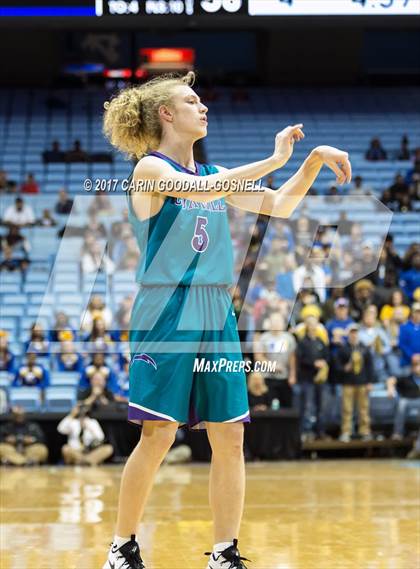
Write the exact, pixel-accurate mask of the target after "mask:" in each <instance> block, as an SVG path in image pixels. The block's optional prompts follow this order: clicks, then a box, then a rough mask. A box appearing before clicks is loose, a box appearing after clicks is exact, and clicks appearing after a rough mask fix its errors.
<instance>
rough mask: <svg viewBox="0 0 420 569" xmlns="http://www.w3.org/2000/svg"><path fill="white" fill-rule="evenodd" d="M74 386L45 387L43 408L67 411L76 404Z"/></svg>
mask: <svg viewBox="0 0 420 569" xmlns="http://www.w3.org/2000/svg"><path fill="white" fill-rule="evenodd" d="M76 400H77V399H76V389H75V388H74V387H47V388H46V390H45V401H44V409H45V411H49V412H67V411H70V410H71V409H72V407H74V405H75V404H76Z"/></svg>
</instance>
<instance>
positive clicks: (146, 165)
mask: <svg viewBox="0 0 420 569" xmlns="http://www.w3.org/2000/svg"><path fill="white" fill-rule="evenodd" d="M302 126H303V125H302V124H298V125H294V126H289V127H286V128H285V129H283V130H282V131H281V132H279V133H278V134H277V135H276V138H275V144H274V152H273V154H272V155H271V156H270V157H269V158H266V159H264V160H260V161H258V162H252V163H250V164H245V165H244V166H238V167H237V168H232V169H230V170H227V169H223V171H221V172H219V173H217V174H210V175H209V176H194V175H192V174H186V173H183V172H177V171H176V170H174V169H173V168H172V166H170V165H169V164H167V163H165V162H163V161H162V160H161V159H159V158H156V157H155V156H146V157H144V158H142V159H141V160H140V161H139V162H138V164H137V166H136V168H135V169H134V174H133V181H134V185H136V186H137V187H138V188H139V191H138V192H136V191H134V192H133V195H135V194H138V193H141V188H142V183H143V182H145V181H149V182H150V181H152V182H154V184H153V191H154V192H155V193H158V194H162V195H167V196H172V197H175V198H178V197H179V198H180V197H183V198H187V197H188V198H190V199H192V200H194V201H201V202H208V201H213V200H215V199H220V198H223V197H225V196H228V195H230V194H232V192H233V191H235V188H234V189H233V190H230V189H226V190H225V187H226V188H228V187H229V184H228V182H233V181H238V180H250V181H256V180H259V179H260V178H262V177H264V176H267V175H268V174H270V173H271V172H273V171H274V170H277V169H278V168H281V167H282V166H284V164H286V162H287V161H288V160H289V158H290V156H291V155H292V152H293V145H294V143H295V142H297V141H299V140H301V139H302V138H303V137H304V136H305V135H304V134H303V132H302ZM138 182H139V184H138ZM174 182H176V183H182V190H181V191H175V184H174ZM134 199H135V198H134Z"/></svg>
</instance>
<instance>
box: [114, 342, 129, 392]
mask: <svg viewBox="0 0 420 569" xmlns="http://www.w3.org/2000/svg"><path fill="white" fill-rule="evenodd" d="M130 361H131V356H130V352H129V351H124V352H120V357H119V365H120V369H121V371H120V372H118V375H117V383H118V391H117V392H116V393H115V400H116V401H123V402H127V401H128V400H129V394H130V384H129V368H130Z"/></svg>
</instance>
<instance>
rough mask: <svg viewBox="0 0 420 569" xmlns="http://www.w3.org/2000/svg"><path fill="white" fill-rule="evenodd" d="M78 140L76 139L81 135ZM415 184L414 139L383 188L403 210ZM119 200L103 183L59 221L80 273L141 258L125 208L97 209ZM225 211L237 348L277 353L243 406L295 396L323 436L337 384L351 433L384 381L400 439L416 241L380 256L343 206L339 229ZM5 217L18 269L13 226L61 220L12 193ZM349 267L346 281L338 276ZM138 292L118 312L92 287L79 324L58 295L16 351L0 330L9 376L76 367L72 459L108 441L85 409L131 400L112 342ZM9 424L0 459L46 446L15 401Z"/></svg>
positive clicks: (268, 356)
mask: <svg viewBox="0 0 420 569" xmlns="http://www.w3.org/2000/svg"><path fill="white" fill-rule="evenodd" d="M73 151H74V152H75V153H77V152H82V149H81V148H80V147H76V146H75V148H74V149H73ZM51 152H60V149H59V146H57V145H54V146H53V149H52V151H51ZM400 155H401V156H404V158H401V159H407V156H408V158H411V157H412V155H413V153H411V152H410V151H409V143H408V140H407V139H405V140H403V141H402V143H401V151H400ZM50 158H51V156H50V157H49V158H48V159H50ZM366 158H367V159H369V160H384V159H387V152H386V151H384V149H383V148H382V146H381V144H380V141H372V145H371V147H370V149H369V157H368V156H366ZM267 184H268V185H270V184H271V185H273V181H272V180H271V181H270V180H268V182H267ZM24 185H26V188H27V189H26V192H27V193H36V192H35V191H34V187H35V185H36V181H35V180H34V178H33V177H30V175H28V179H27V180H26V182H25V184H24ZM419 186H420V150H419V149H417V150H416V151H415V152H414V156H413V168H412V169H411V170H410V171H409V172H408V173H407V175H406V176H402V175H400V174H398V175H397V176H396V178H395V180H394V182H393V184H392V185H391V186H390V187H389V188H388V189H387V190H386V191H385V192H384V194H383V196H382V198H383V201H384V202H385V203H386V204H387V205H389V207H390V208H391V209H393V210H394V211H402V212H403V211H409V210H410V209H411V207H412V201H413V200H416V199H418V191H419ZM31 187H32V190H31V189H30V188H31ZM7 188H10V183H9V181H8V180H7V175H6V174H5V173H4V172H3V173H0V191H2V189H3V190H4V191H8V190H7ZM28 188H29V189H28ZM336 190H337V188H336ZM21 191H22V193H25V192H24V191H23V189H21ZM349 192H350V194H351V195H354V196H359V195H368V194H371V193H373V190H372V188H370V187H369V186H368V185H366V184H365V183H364V181H363V179H362V178H361V177H360V176H358V177H356V178H355V180H354V182H353V184H352V187H351V188H350V190H349ZM336 196H338V193H334V191H332V192H331V193H330V196H329V197H330V198H331V199H332V200H334V199H335V197H336ZM72 208H73V201H72V199H71V198H70V197H69V195H68V194H67V192H66V191H65V190H64V189H62V190H61V191H60V193H59V197H58V201H57V203H56V204H55V206H54V212H55V213H56V214H57V215H63V214H68V213H69V212H70V211H72ZM114 213H115V212H114V210H113V207H112V203H111V201H110V200H109V197H108V196H107V195H106V194H97V195H95V197H94V198H93V200H92V202H91V204H90V207H89V208H88V210H87V211H86V214H87V221H86V224H85V225H84V226H83V227H73V228H72V227H71V226H69V225H67V226H66V228H65V231H66V232H69V234H70V235H79V236H81V237H83V244H82V247H81V250H80V269H81V273H82V275H84V274H89V273H91V274H95V273H97V272H98V271H102V272H104V273H106V274H107V275H112V274H113V273H114V272H115V271H117V270H130V271H133V270H134V269H135V268H136V267H137V264H138V260H139V251H138V247H137V243H136V241H135V238H134V236H133V233H132V228H131V225H130V223H129V221H128V211H127V210H126V209H125V210H124V212H123V216H122V219H120V220H119V221H116V222H113V223H112V224H111V226H109V225H108V224H107V223H106V222H105V219H106V217H107V216H109V215H113V214H114ZM230 215H231V221H232V238H233V243H234V248H235V252H236V254H237V252H238V251H246V256H245V259H243V258H239V256H238V255H237V258H236V270H237V273H238V276H239V280H238V284H237V286H236V287H235V288H234V289H233V291H232V295H233V300H232V302H233V308H234V311H235V314H236V316H237V318H238V322H239V334H240V338H241V341H242V345H243V348H244V356H245V358H247V359H250V360H251V361H264V360H269V361H274V362H275V364H276V366H275V371H270V372H269V373H267V374H265V373H264V374H262V373H260V372H253V373H251V374H250V375H249V377H248V389H249V402H250V407H251V409H252V410H253V411H263V410H264V409H268V408H273V409H278V408H280V409H281V408H291V407H293V406H298V407H299V408H300V416H301V432H302V439H303V440H304V441H307V440H312V439H314V438H321V439H324V438H327V437H330V436H332V435H334V434H335V433H333V432H332V431H331V429H330V428H329V427H330V425H329V422H328V417H329V413H330V410H331V409H330V408H329V406H330V403H331V401H332V400H333V399H332V398H335V397H336V396H337V394H338V393H340V394H341V398H340V401H341V429H340V432H339V433H338V436H339V438H340V440H341V441H342V442H343V443H346V442H349V441H350V440H351V439H352V437H354V436H356V432H354V408H355V407H357V410H358V413H357V415H358V421H357V436H359V437H361V438H362V439H364V440H370V439H371V438H372V436H374V433H373V430H372V420H371V413H370V393H371V391H372V390H374V389H376V388H377V387H378V386H381V387H382V388H383V389H384V390H386V392H387V394H388V396H389V398H390V399H392V400H395V402H396V404H395V416H394V425H393V430H392V433H391V437H392V438H394V439H395V440H399V439H401V438H402V437H403V436H404V435H405V434H406V428H407V417H408V416H409V411H410V409H411V408H412V407H413V406H416V405H417V406H418V407H420V378H419V372H420V368H419V366H420V243H418V242H417V243H412V244H411V245H410V247H409V248H408V249H407V250H406V252H405V254H404V255H403V256H400V255H399V254H398V253H397V252H396V251H395V248H394V245H393V237H392V235H388V236H387V237H386V239H385V243H384V246H383V248H382V250H381V253H380V257H379V260H378V259H377V258H376V253H375V249H376V245H375V244H374V243H372V242H371V241H370V240H369V239H366V238H365V237H364V235H363V228H362V226H361V225H360V224H359V223H354V222H351V221H350V220H349V219H348V218H347V216H346V213H345V212H342V213H341V214H340V220H339V226H340V236H339V238H338V236H337V235H336V232H335V230H334V228H331V227H328V226H320V227H317V226H318V222H317V221H316V220H314V219H311V217H310V215H309V214H308V212H307V211H305V210H304V209H303V210H302V212H301V214H300V215H299V217H298V218H297V219H293V218H292V219H290V220H280V219H278V220H270V219H269V218H268V217H267V216H263V215H260V216H258V218H257V222H256V224H255V225H253V224H252V223H250V224H249V228H250V229H249V233H247V231H244V230H243V229H244V227H245V228H247V227H248V224H247V221H248V218H247V214H246V213H245V212H241V211H239V210H236V209H235V210H233V209H232V210H231V211H230ZM2 223H3V225H5V226H7V233H6V234H3V235H2V236H1V251H2V259H1V262H0V270H7V271H9V270H22V271H25V270H26V269H27V267H28V264H29V263H30V258H29V255H30V251H31V246H30V243H29V242H28V239H27V238H26V237H25V236H24V235H23V234H22V233H21V230H22V229H23V228H25V227H31V226H34V225H41V226H44V227H46V226H50V227H51V226H54V225H56V221H55V220H54V216H53V215H52V214H51V211H50V210H44V212H43V215H42V217H41V219H39V220H36V219H35V215H34V212H33V210H32V208H31V206H30V205H28V204H25V202H24V200H23V198H22V197H20V196H18V197H17V198H16V200H15V203H14V204H13V205H10V206H9V207H8V208H7V209H6V211H5V213H4V215H3V219H2ZM238 228H240V231H237V229H238ZM315 230H316V231H317V232H316V233H315ZM60 231H61V233H60ZM63 232H64V229H62V230H59V231H58V234H59V235H60V234H61V235H62V234H63ZM314 235H315V241H314ZM105 242H106V243H107V244H108V246H107V248H106V249H105V248H104V246H103V244H104V243H105ZM333 245H334V246H333ZM309 253H310V254H309ZM257 260H258V264H257ZM367 269H370V270H367ZM346 281H347V282H352V283H353V284H350V285H348V286H343V287H339V286H335V285H334V283H337V282H346ZM132 302H133V299H132V297H130V296H127V297H126V298H125V299H124V300H123V301H122V302H121V305H120V307H119V308H118V310H117V311H116V313H115V314H113V313H112V312H111V311H110V309H109V308H108V307H107V306H105V303H104V301H103V299H102V298H101V297H100V296H98V295H94V296H93V297H92V298H91V301H90V303H89V306H88V309H87V311H86V313H85V314H84V315H83V318H82V320H81V322H80V323H79V325H77V326H76V325H74V323H73V324H72V323H71V321H70V318H69V317H68V315H67V314H66V312H65V309H64V310H63V311H59V312H57V313H56V315H55V322H53V323H51V326H50V329H46V330H44V329H43V328H42V327H41V326H40V325H39V324H34V325H33V326H32V328H31V330H30V336H29V338H28V341H27V343H26V344H25V346H24V355H23V356H22V357H16V356H15V354H13V352H12V351H11V350H10V347H9V343H8V338H7V333H6V332H4V331H0V371H7V372H9V373H10V375H11V385H12V386H15V387H18V386H25V387H32V388H34V389H39V390H41V393H43V392H44V390H45V388H46V387H47V386H49V385H50V375H51V373H52V372H54V371H55V370H56V371H60V372H64V373H65V372H77V373H78V374H79V377H80V380H79V385H78V388H77V399H78V401H79V403H78V405H77V406H76V407H75V408H74V409H73V410H72V411H71V413H70V414H69V415H68V416H66V417H65V418H64V419H63V420H62V421H61V423H60V425H59V431H60V432H61V433H62V434H65V435H66V436H68V442H67V444H66V445H65V446H64V447H63V451H62V452H63V460H64V461H65V462H66V463H73V464H74V463H77V464H97V463H99V462H101V461H103V460H105V459H106V458H108V457H109V456H110V455H111V454H112V451H113V450H112V447H110V445H108V443H107V442H106V440H105V439H104V435H103V432H102V434H101V428H100V425H99V423H97V421H96V422H95V419H93V418H92V417H90V414H91V413H93V412H95V411H97V410H100V409H103V408H105V407H108V406H112V405H117V404H118V403H119V402H127V399H128V366H129V354H128V352H127V351H125V352H121V351H120V352H118V350H117V351H116V349H115V348H118V347H120V346H121V345H122V344H121V343H124V342H127V340H128V332H127V329H128V325H129V318H130V311H131V306H132ZM0 391H1V390H0ZM0 395H1V393H0ZM3 430H4V432H3V431H1V433H0V460H4V461H8V462H10V463H13V464H26V463H29V464H30V463H33V462H38V463H41V462H44V461H45V460H47V455H46V454H45V449H44V448H43V447H42V444H43V440H42V433H41V434H40V433H39V432H38V435H37V434H36V428H35V426H34V425H32V424H31V422H27V421H26V420H25V418H24V413H23V412H22V410H19V409H18V410H14V411H13V419H12V423H11V424H8V426H7V429H6V428H4V429H3ZM37 445H38V446H37ZM35 450H36V451H37V452H35ZM418 450H419V452H420V448H419V449H418ZM416 452H417V451H416Z"/></svg>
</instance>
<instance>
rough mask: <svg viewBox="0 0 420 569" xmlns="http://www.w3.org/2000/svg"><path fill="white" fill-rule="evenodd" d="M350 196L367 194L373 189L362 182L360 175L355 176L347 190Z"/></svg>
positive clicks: (371, 192)
mask: <svg viewBox="0 0 420 569" xmlns="http://www.w3.org/2000/svg"><path fill="white" fill-rule="evenodd" d="M348 193H349V194H350V195H351V196H369V195H371V194H373V193H374V192H373V189H372V187H371V186H368V185H366V184H364V183H363V178H362V176H355V177H354V181H353V183H352V184H351V186H350V188H349V192H348Z"/></svg>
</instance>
